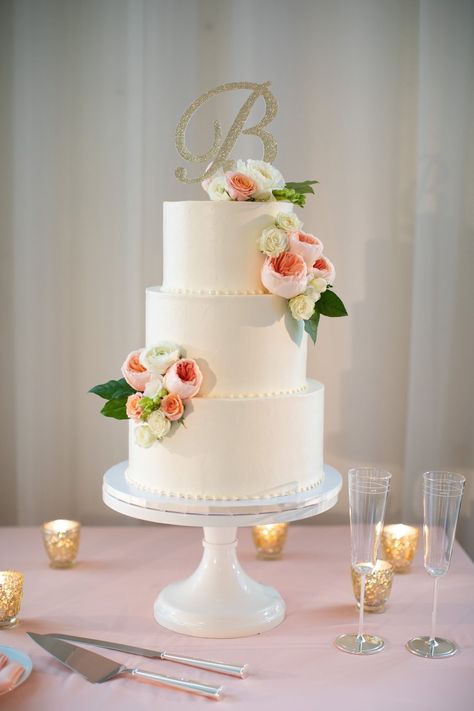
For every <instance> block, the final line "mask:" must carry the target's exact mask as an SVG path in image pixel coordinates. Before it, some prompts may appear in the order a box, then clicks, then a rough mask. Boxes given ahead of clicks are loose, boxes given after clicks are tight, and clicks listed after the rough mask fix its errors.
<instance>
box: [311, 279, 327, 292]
mask: <svg viewBox="0 0 474 711" xmlns="http://www.w3.org/2000/svg"><path fill="white" fill-rule="evenodd" d="M308 286H310V287H311V288H312V289H314V290H315V291H317V292H318V294H322V293H324V292H325V291H326V289H327V288H328V283H327V281H326V279H323V277H315V278H314V279H312V280H311V281H310V282H309V284H308Z"/></svg>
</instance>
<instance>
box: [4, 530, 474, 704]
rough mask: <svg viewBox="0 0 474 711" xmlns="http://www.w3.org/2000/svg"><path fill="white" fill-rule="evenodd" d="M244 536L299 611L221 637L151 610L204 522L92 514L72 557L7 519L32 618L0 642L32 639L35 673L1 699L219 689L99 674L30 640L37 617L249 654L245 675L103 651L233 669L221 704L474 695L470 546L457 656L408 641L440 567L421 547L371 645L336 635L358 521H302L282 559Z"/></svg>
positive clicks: (447, 595) (345, 612) (57, 625)
mask: <svg viewBox="0 0 474 711" xmlns="http://www.w3.org/2000/svg"><path fill="white" fill-rule="evenodd" d="M239 540H240V545H239V558H240V560H241V563H242V564H243V566H244V568H245V569H246V571H247V572H248V573H249V574H250V575H252V576H253V577H254V578H256V579H258V580H261V581H262V582H265V583H268V584H271V585H274V586H275V587H277V588H278V589H279V591H280V592H281V594H282V595H283V597H284V598H285V600H286V602H287V609H288V616H287V619H286V620H285V622H284V623H283V624H282V625H280V626H279V627H277V628H275V629H274V630H271V631H270V632H267V633H266V634H264V635H260V636H256V637H248V638H242V639H231V640H213V639H199V638H193V637H184V636H181V635H178V634H174V633H172V632H168V631H167V630H165V629H163V628H161V627H160V626H159V625H157V624H156V623H155V621H154V619H153V613H152V609H153V602H154V599H155V597H156V595H157V593H158V591H159V590H160V589H161V588H162V587H163V586H164V585H166V584H167V583H169V582H171V581H174V580H177V579H179V578H182V577H185V576H186V575H188V574H189V573H191V572H192V570H193V569H194V568H195V567H196V564H197V562H198V560H199V558H200V555H201V543H200V541H201V531H200V529H183V528H174V527H169V526H166V527H154V526H146V527H134V528H125V527H124V528H86V529H84V530H83V535H82V543H81V549H80V557H79V562H78V564H77V566H76V567H75V568H74V569H71V570H52V569H50V568H49V567H48V564H47V561H46V555H45V553H44V551H43V548H42V542H41V536H40V531H39V529H37V528H34V529H33V528H3V529H0V566H1V569H5V568H11V567H14V568H17V569H19V570H21V571H23V572H24V574H25V594H24V601H23V606H22V611H21V624H20V625H19V626H18V627H16V628H15V629H12V630H9V631H0V645H9V646H15V647H17V648H19V649H21V650H23V651H26V652H27V653H28V654H29V655H30V656H31V658H32V660H33V664H34V671H33V673H32V675H31V677H30V679H29V680H28V681H27V682H25V683H24V684H23V685H22V686H20V687H19V688H17V689H16V690H14V691H13V692H12V693H10V694H7V695H6V696H2V697H0V710H2V711H3V709H8V710H9V711H10V709H11V710H12V711H53V710H54V711H61V710H62V709H67V711H75V710H76V709H77V711H95V710H97V711H99V709H100V711H104V709H105V710H107V709H113V711H122V710H123V711H130V710H131V709H133V711H140V710H141V709H157V708H161V709H164V710H165V711H168V710H171V709H174V708H205V707H206V706H208V705H209V704H211V705H212V704H213V703H215V702H212V701H209V700H207V699H202V698H197V697H195V696H190V695H188V694H186V693H183V692H179V691H173V690H170V689H165V688H163V687H159V686H157V685H155V684H151V683H143V682H140V681H138V680H136V679H132V678H122V679H116V680H113V681H110V682H107V683H105V684H102V685H92V684H89V683H88V682H87V681H85V680H84V679H82V678H81V677H80V676H78V675H77V674H74V673H72V672H70V671H68V670H67V669H66V668H65V667H64V666H62V665H61V664H59V663H58V662H57V661H55V660H54V659H53V658H52V657H50V656H49V655H48V654H47V653H46V652H44V651H42V650H41V649H40V648H39V647H38V646H36V645H35V644H34V643H33V642H32V641H30V639H29V638H28V637H27V636H26V634H25V632H26V630H32V631H35V632H53V631H61V632H68V633H72V634H78V635H82V636H89V637H101V638H102V639H111V640H117V641H122V642H125V643H129V644H139V645H141V646H148V647H152V648H158V649H160V648H161V649H164V648H166V649H168V650H169V651H176V652H177V653H180V652H181V653H189V654H192V655H194V656H200V657H207V658H211V659H222V660H225V661H229V662H231V663H232V662H235V663H237V662H239V663H240V662H242V663H248V664H249V665H250V667H251V676H250V677H249V678H248V679H246V680H239V679H232V678H229V677H223V676H220V675H216V674H210V673H209V672H207V673H206V672H201V671H199V670H193V669H189V668H188V667H182V666H180V665H176V664H172V663H170V662H160V661H148V660H143V659H142V658H141V657H131V656H129V655H125V654H121V653H119V652H110V651H104V652H103V653H104V654H106V655H107V656H109V657H111V658H114V659H116V660H118V661H123V662H125V663H129V662H131V663H133V664H135V665H136V664H137V663H139V664H140V665H141V666H142V667H143V668H145V669H146V668H149V669H151V670H156V671H161V672H162V673H165V674H175V675H178V676H179V675H180V674H183V675H185V676H186V675H187V676H188V677H190V678H197V679H203V680H212V681H213V682H215V683H219V682H223V683H224V684H225V692H226V697H225V699H224V700H223V701H221V702H220V703H219V706H218V708H220V709H222V711H225V709H230V708H234V709H235V708H237V707H240V708H243V709H245V710H246V711H250V710H252V709H258V711H262V710H263V709H272V711H278V710H279V709H281V710H282V711H283V710H285V711H288V709H295V711H313V710H314V709H322V710H327V709H331V711H339V709H341V710H342V709H344V710H346V709H351V711H358V709H361V710H362V709H364V711H367V709H371V708H375V707H377V708H379V709H382V711H391V710H392V709H393V710H395V709H396V710H397V711H408V710H410V709H416V711H422V710H423V709H426V711H435V710H437V709H446V708H449V709H453V710H454V709H455V710H456V711H464V710H466V711H467V710H468V709H469V710H470V711H471V710H472V709H473V708H474V565H473V563H472V562H471V561H470V559H469V558H468V556H467V555H466V554H465V553H464V551H463V550H462V549H461V548H460V547H459V546H456V549H455V551H454V555H453V561H452V566H451V570H450V571H449V574H448V575H447V576H446V578H445V579H443V580H442V581H441V585H440V601H439V634H440V635H443V636H446V637H448V638H451V639H454V640H455V641H456V642H457V643H458V644H459V646H460V648H461V652H460V653H459V654H458V655H457V656H455V657H452V658H450V659H444V660H425V659H420V658H417V657H414V656H413V655H411V654H409V653H408V652H407V651H406V650H405V649H404V644H405V642H406V641H407V640H408V639H409V638H410V637H411V636H413V635H415V634H426V633H427V632H428V630H429V622H430V610H431V595H432V580H430V578H429V576H428V575H427V574H426V573H424V571H423V567H422V562H421V556H420V555H419V554H418V556H417V560H416V563H415V565H414V567H413V570H412V572H410V573H409V574H407V575H404V576H397V577H396V578H395V582H394V587H393V591H392V597H391V602H390V607H389V608H388V609H387V611H386V612H385V613H384V614H381V615H367V616H366V619H367V631H370V632H374V633H378V634H381V635H383V637H384V638H385V640H386V649H385V650H384V651H383V652H382V653H380V654H377V655H374V656H372V657H364V658H361V657H354V656H351V655H348V654H344V653H343V652H340V651H338V650H337V649H336V648H335V647H334V646H333V640H334V638H335V637H336V636H337V635H338V634H340V633H341V632H344V631H351V630H355V628H356V610H355V607H354V600H353V597H352V590H351V583H350V576H349V531H348V529H347V528H342V527H322V526H314V527H313V526H310V527H308V526H299V527H298V526H293V527H292V528H291V529H290V534H289V538H288V541H287V546H286V550H285V556H284V558H283V559H282V560H281V561H270V562H268V561H258V560H256V558H255V552H254V549H253V545H252V542H251V539H250V532H249V530H248V529H241V530H240V537H239ZM419 553H420V552H419ZM97 651H100V650H97Z"/></svg>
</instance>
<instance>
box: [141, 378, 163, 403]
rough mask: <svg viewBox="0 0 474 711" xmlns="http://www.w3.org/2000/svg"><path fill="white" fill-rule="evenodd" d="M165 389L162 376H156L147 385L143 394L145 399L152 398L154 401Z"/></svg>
mask: <svg viewBox="0 0 474 711" xmlns="http://www.w3.org/2000/svg"><path fill="white" fill-rule="evenodd" d="M162 387H163V378H162V377H161V376H160V375H155V376H154V377H153V378H152V379H151V380H149V381H148V383H147V384H146V385H145V392H144V393H143V394H144V395H145V397H151V399H152V400H153V399H154V398H155V397H156V396H157V395H158V393H159V392H160V390H161V388H162Z"/></svg>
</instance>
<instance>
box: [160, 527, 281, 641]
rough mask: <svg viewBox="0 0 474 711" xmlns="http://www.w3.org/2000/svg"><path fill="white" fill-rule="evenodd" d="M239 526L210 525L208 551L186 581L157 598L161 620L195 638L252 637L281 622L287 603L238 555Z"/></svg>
mask: <svg viewBox="0 0 474 711" xmlns="http://www.w3.org/2000/svg"><path fill="white" fill-rule="evenodd" d="M236 534H237V528H236V527H233V528H230V527H229V528H223V527H222V528H210V527H205V528H204V540H203V546H204V553H203V557H202V560H201V563H200V565H199V567H198V568H197V570H196V571H195V572H194V573H193V574H192V575H191V576H190V577H189V578H187V579H186V580H182V581H180V582H177V583H172V584H171V585H168V587H166V588H165V589H164V590H163V591H162V592H161V593H160V594H159V596H158V598H157V600H156V602H155V608H154V611H155V619H156V621H157V622H159V623H160V625H163V627H166V628H167V629H170V630H173V632H181V633H184V634H189V635H192V636H195V637H217V638H218V637H224V638H231V637H247V636H249V635H254V634H258V633H260V632H264V631H266V630H269V629H271V628H272V627H276V625H279V624H280V622H282V620H283V619H284V617H285V603H284V602H283V599H282V598H281V596H280V594H279V593H278V592H277V591H276V590H275V589H274V588H271V587H268V586H266V585H261V584H260V583H258V582H256V581H255V580H252V578H250V577H249V576H248V575H247V574H246V573H245V572H244V570H243V569H242V567H241V566H240V563H239V561H238V559H237V555H236V548H237V536H236Z"/></svg>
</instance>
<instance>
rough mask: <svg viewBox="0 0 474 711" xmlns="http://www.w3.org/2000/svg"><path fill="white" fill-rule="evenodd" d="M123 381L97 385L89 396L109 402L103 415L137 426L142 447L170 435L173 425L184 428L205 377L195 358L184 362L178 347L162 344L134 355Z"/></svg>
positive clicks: (126, 365) (127, 361)
mask: <svg viewBox="0 0 474 711" xmlns="http://www.w3.org/2000/svg"><path fill="white" fill-rule="evenodd" d="M121 370H122V375H123V378H121V379H120V380H109V381H108V382H107V383H103V384H102V385H96V386H95V387H93V388H91V390H90V391H89V392H91V393H94V394H95V395H99V397H102V398H104V399H105V400H107V402H106V403H105V405H104V407H103V408H102V410H101V413H102V414H103V415H105V416H106V417H114V418H115V419H117V420H125V419H131V420H133V421H134V422H136V423H137V427H135V441H136V443H137V444H138V445H139V446H140V447H151V445H152V444H154V443H155V442H157V441H158V440H162V439H163V437H166V435H168V434H169V432H170V430H171V425H172V423H173V422H177V423H181V424H183V418H184V410H185V406H186V402H187V400H190V399H191V398H193V397H195V396H196V395H197V394H198V392H199V390H200V388H201V385H202V373H201V371H200V369H199V366H198V364H197V363H196V361H195V360H193V359H192V358H184V357H183V355H182V352H181V348H180V347H179V346H178V345H176V343H169V342H168V341H162V342H160V343H157V344H155V345H154V346H150V347H149V348H140V349H139V350H136V351H132V352H131V353H129V355H128V356H127V357H126V359H125V361H124V363H123V365H122V369H121Z"/></svg>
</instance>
